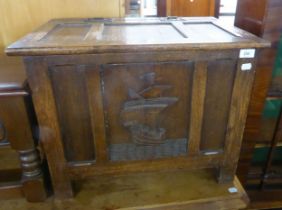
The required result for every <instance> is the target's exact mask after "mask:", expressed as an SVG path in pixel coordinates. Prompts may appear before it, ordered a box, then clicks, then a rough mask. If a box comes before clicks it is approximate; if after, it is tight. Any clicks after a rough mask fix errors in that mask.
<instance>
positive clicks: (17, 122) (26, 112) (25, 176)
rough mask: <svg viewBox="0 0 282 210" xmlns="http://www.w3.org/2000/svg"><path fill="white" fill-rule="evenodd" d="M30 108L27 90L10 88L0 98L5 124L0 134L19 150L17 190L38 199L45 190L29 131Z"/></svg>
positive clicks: (28, 198)
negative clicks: (19, 179) (19, 174)
mask: <svg viewBox="0 0 282 210" xmlns="http://www.w3.org/2000/svg"><path fill="white" fill-rule="evenodd" d="M31 107H32V103H31V100H30V98H29V97H28V92H26V91H25V90H22V89H15V90H13V91H12V90H10V91H9V92H7V93H6V94H5V95H4V96H3V97H0V116H1V120H2V121H3V124H4V125H5V129H4V131H2V135H4V136H5V135H7V140H8V141H9V144H10V147H11V149H13V150H15V151H17V152H18V153H19V159H20V164H21V168H22V179H21V183H22V184H21V191H22V192H23V194H24V196H25V197H26V199H27V200H28V201H30V202H39V201H44V200H45V199H46V198H47V192H46V188H45V184H44V179H43V178H44V177H43V173H42V171H41V160H40V156H39V152H38V150H37V149H36V145H37V144H36V141H35V140H34V137H33V133H32V127H33V126H34V125H35V122H36V121H35V119H34V114H33V112H32V108H31ZM2 130H3V129H2ZM3 133H4V134H3Z"/></svg>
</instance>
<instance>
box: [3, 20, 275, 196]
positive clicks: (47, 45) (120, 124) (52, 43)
mask: <svg viewBox="0 0 282 210" xmlns="http://www.w3.org/2000/svg"><path fill="white" fill-rule="evenodd" d="M267 46H269V43H268V42H266V41H264V40H262V39H260V38H257V37H255V36H253V35H251V34H249V33H247V32H244V31H242V30H240V29H237V28H233V27H225V26H223V25H222V24H221V23H220V22H219V21H218V20H216V19H214V18H178V19H174V20H169V19H166V18H160V19H158V18H153V19H152V18H151V19H63V20H52V21H50V22H49V23H47V24H46V25H44V26H42V27H41V28H39V29H38V30H37V31H35V32H33V33H30V34H29V35H27V36H26V37H24V38H23V39H21V40H19V41H18V42H16V43H14V44H12V45H11V46H10V47H8V48H7V49H6V52H7V54H8V55H18V56H19V55H20V56H24V61H25V65H26V70H27V75H28V81H29V84H30V86H31V89H32V97H33V100H34V104H35V109H36V113H37V117H38V121H39V124H40V134H41V141H42V144H43V147H44V150H45V153H46V156H47V159H48V164H49V167H50V173H51V177H52V181H53V187H54V190H55V194H56V196H58V197H60V198H64V197H70V196H72V195H73V191H72V187H71V180H77V179H86V178H90V177H93V176H96V175H116V174H123V173H132V172H139V173H141V172H146V171H160V170H162V171H163V170H177V169H184V168H186V169H187V168H188V169H198V168H215V169H217V170H218V180H219V181H220V182H229V181H232V180H233V178H234V173H235V170H236V166H237V161H238V155H239V151H240V146H241V139H242V134H243V130H244V124H245V120H246V114H247V108H248V103H249V96H250V92H251V88H252V84H253V78H254V73H255V57H256V55H257V53H258V51H259V48H264V47H267Z"/></svg>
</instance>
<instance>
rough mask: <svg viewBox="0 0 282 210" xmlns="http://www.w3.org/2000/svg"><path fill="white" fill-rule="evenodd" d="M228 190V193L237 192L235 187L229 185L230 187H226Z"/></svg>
mask: <svg viewBox="0 0 282 210" xmlns="http://www.w3.org/2000/svg"><path fill="white" fill-rule="evenodd" d="M228 191H229V192H230V193H237V192H238V190H237V188H236V187H230V188H229V189H228Z"/></svg>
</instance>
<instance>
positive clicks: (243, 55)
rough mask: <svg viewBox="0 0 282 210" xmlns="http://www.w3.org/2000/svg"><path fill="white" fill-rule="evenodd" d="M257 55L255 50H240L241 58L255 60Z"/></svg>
mask: <svg viewBox="0 0 282 210" xmlns="http://www.w3.org/2000/svg"><path fill="white" fill-rule="evenodd" d="M255 54H256V50H255V49H242V50H240V56H239V58H254V57H255Z"/></svg>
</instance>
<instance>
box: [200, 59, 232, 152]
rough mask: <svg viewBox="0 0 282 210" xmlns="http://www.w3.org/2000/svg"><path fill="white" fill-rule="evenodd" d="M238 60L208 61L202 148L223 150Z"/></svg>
mask: <svg viewBox="0 0 282 210" xmlns="http://www.w3.org/2000/svg"><path fill="white" fill-rule="evenodd" d="M236 63H237V62H236V60H232V59H225V60H215V61H211V62H209V63H208V75H207V76H208V77H207V86H206V98H205V104H204V119H203V126H202V141H201V150H204V151H208V150H222V149H223V146H224V141H225V135H226V128H227V124H228V116H229V109H230V103H231V97H232V90H233V83H234V74H235V72H236Z"/></svg>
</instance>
